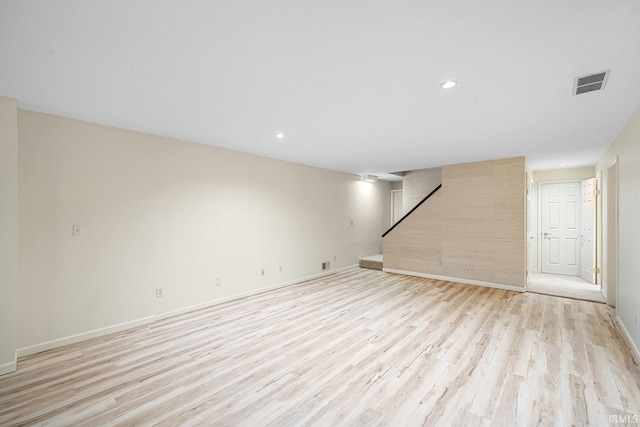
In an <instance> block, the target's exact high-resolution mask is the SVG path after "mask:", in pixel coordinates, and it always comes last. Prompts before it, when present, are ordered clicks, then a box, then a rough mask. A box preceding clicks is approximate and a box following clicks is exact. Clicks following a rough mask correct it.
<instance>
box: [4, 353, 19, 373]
mask: <svg viewBox="0 0 640 427" xmlns="http://www.w3.org/2000/svg"><path fill="white" fill-rule="evenodd" d="M17 369H18V361H17V357H16V356H14V358H13V362H9V363H5V364H2V365H0V375H6V374H10V373H11V372H15V371H16V370H17Z"/></svg>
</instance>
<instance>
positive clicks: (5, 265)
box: [0, 97, 18, 375]
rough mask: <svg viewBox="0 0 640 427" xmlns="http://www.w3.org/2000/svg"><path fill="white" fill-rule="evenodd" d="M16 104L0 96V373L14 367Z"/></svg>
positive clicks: (10, 370) (16, 215)
mask: <svg viewBox="0 0 640 427" xmlns="http://www.w3.org/2000/svg"><path fill="white" fill-rule="evenodd" d="M17 259H18V107H17V104H16V101H15V100H13V99H9V98H3V97H0V375H2V374H6V373H7V372H12V371H15V369H16V349H17V341H16V340H17V327H18V321H17V314H18V312H17V302H18V295H17V287H18V277H17V276H18V269H17V265H18V261H17Z"/></svg>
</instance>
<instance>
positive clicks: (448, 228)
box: [383, 157, 526, 288]
mask: <svg viewBox="0 0 640 427" xmlns="http://www.w3.org/2000/svg"><path fill="white" fill-rule="evenodd" d="M525 179H526V178H525V158H524V157H517V158H511V159H501V160H490V161H484V162H475V163H465V164H459V165H449V166H444V167H443V168H442V188H441V189H440V191H438V192H437V193H436V194H434V195H433V196H432V197H431V198H430V199H429V200H427V202H426V203H424V204H423V205H422V206H420V208H418V209H417V210H416V211H415V212H414V213H413V214H412V215H410V216H409V217H408V218H406V219H405V220H404V221H403V222H402V223H400V224H399V225H398V226H397V227H396V228H395V229H394V230H393V231H392V232H391V233H389V234H388V235H387V236H386V237H385V238H384V240H383V254H384V269H385V270H395V271H403V272H408V273H416V274H418V275H432V276H445V277H450V278H459V279H465V280H467V281H469V282H471V281H476V282H486V283H489V284H498V285H507V286H511V287H522V288H524V286H525V283H526V263H525V261H526V241H525V219H526V209H525V204H526V186H525V184H526V183H525Z"/></svg>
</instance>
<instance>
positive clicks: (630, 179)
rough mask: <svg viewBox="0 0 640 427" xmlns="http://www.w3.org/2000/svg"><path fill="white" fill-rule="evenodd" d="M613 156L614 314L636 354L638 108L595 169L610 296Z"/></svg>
mask: <svg viewBox="0 0 640 427" xmlns="http://www.w3.org/2000/svg"><path fill="white" fill-rule="evenodd" d="M613 158H616V159H617V162H618V286H617V306H616V313H617V316H618V318H619V319H620V321H621V322H622V324H623V325H624V328H625V329H626V331H627V333H628V336H629V338H630V339H631V340H632V341H633V345H634V346H635V350H636V354H638V355H640V352H639V351H638V349H639V348H640V325H639V324H638V323H637V321H636V319H637V316H638V317H640V282H639V281H638V278H639V277H640V262H638V260H640V225H639V223H638V218H640V197H638V194H639V189H640V167H638V165H640V109H638V110H637V111H636V112H635V114H634V115H633V116H632V117H631V119H630V120H629V122H628V123H627V124H626V126H625V127H624V129H622V131H621V132H620V134H619V135H618V136H617V137H616V139H615V141H614V142H613V143H612V144H611V146H610V147H609V148H608V149H607V151H606V152H605V153H604V154H603V155H602V157H601V158H600V160H599V161H598V163H597V165H596V171H600V172H601V174H602V190H603V209H602V212H603V216H604V218H603V222H604V224H605V230H604V232H603V233H602V234H603V236H602V237H603V258H604V259H603V263H602V268H603V274H602V277H603V289H604V291H605V293H606V294H607V295H610V294H611V293H610V289H608V285H609V284H608V283H607V273H608V272H607V271H605V269H606V268H607V265H608V262H607V261H608V260H607V256H608V252H609V249H608V244H609V242H608V241H607V232H606V227H607V224H608V222H609V218H608V217H607V209H606V208H605V207H606V204H607V203H608V199H609V198H608V194H607V193H606V189H607V183H608V179H609V177H608V173H607V172H608V165H609V163H610V161H611V160H612V159H613Z"/></svg>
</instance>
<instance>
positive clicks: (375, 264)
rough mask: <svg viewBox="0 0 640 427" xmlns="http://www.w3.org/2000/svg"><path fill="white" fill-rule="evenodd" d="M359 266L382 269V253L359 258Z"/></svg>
mask: <svg viewBox="0 0 640 427" xmlns="http://www.w3.org/2000/svg"><path fill="white" fill-rule="evenodd" d="M359 264H360V267H361V268H371V269H373V270H382V254H377V255H371V256H367V257H364V258H360V263H359Z"/></svg>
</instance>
